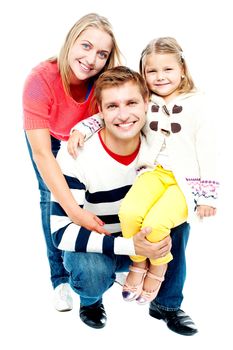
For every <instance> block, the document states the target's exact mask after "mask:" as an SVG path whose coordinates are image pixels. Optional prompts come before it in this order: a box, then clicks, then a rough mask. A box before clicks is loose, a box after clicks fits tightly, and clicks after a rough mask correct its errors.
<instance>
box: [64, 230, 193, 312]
mask: <svg viewBox="0 0 233 350" xmlns="http://www.w3.org/2000/svg"><path fill="white" fill-rule="evenodd" d="M171 236H172V254H173V260H172V261H171V262H170V263H169V264H168V270H167V273H166V278H165V281H164V282H163V283H162V287H161V289H160V292H159V295H158V297H157V298H156V299H155V301H153V302H152V308H153V303H156V304H158V305H159V306H160V307H161V308H164V309H166V310H177V309H178V308H179V307H180V305H181V303H182V300H183V294H182V290H183V286H184V282H185V277H186V263H185V248H186V244H187V241H188V237H189V225H188V224H187V223H184V224H182V225H180V226H178V227H176V228H175V229H173V230H172V233H171ZM130 264H131V260H130V259H129V258H128V256H120V255H118V256H117V255H111V256H109V255H105V254H96V253H72V252H65V253H64V265H65V268H66V269H67V271H69V273H70V285H71V287H72V289H73V290H74V291H75V293H77V294H79V296H80V303H81V305H83V306H88V305H92V304H95V303H97V302H101V301H102V296H103V294H104V292H106V291H107V290H108V289H109V288H110V287H111V286H112V285H113V282H114V280H115V277H116V276H115V273H116V272H123V271H125V272H126V271H128V268H129V265H130Z"/></svg>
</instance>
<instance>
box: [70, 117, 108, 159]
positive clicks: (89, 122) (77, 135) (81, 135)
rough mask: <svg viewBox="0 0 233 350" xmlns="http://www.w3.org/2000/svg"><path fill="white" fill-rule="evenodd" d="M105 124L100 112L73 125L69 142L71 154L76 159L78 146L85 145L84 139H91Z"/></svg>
mask: <svg viewBox="0 0 233 350" xmlns="http://www.w3.org/2000/svg"><path fill="white" fill-rule="evenodd" d="M103 126H104V122H103V119H102V118H101V117H100V115H99V114H95V115H93V116H92V117H89V118H87V119H85V120H83V121H82V122H79V123H78V124H77V125H75V126H74V127H73V129H72V130H71V133H70V137H69V140H68V143H67V149H68V152H69V154H70V155H71V156H72V157H73V158H74V159H75V158H77V155H78V153H77V151H78V147H83V145H84V141H86V140H87V139H89V138H90V137H91V136H92V135H93V134H94V133H95V132H97V131H99V130H100V129H102V127H103Z"/></svg>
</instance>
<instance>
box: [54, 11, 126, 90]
mask: <svg viewBox="0 0 233 350" xmlns="http://www.w3.org/2000/svg"><path fill="white" fill-rule="evenodd" d="M88 28H97V29H100V30H103V31H104V32H106V33H107V34H109V35H110V36H111V38H112V50H111V53H110V55H109V57H108V60H107V62H106V64H105V66H104V68H103V69H102V71H101V72H100V73H99V74H97V76H96V77H95V79H97V77H98V76H99V75H100V74H101V73H102V72H103V71H105V70H106V69H108V68H112V67H114V66H116V65H118V64H121V57H122V55H121V52H120V49H119V47H118V45H117V42H116V38H115V36H114V34H113V29H112V26H111V24H110V22H109V21H108V19H107V18H105V17H103V16H100V15H98V14H97V13H89V14H87V15H85V16H83V17H82V18H80V19H79V20H78V21H77V22H76V23H75V24H74V25H73V27H72V28H71V29H70V31H69V32H68V34H67V36H66V39H65V42H64V44H63V46H62V48H61V50H60V53H59V56H58V58H52V59H51V61H56V60H57V62H58V67H59V71H60V74H61V79H62V83H63V86H64V90H65V91H66V93H67V94H69V95H70V73H71V68H70V65H69V63H68V55H69V52H70V49H71V48H72V47H73V45H74V44H75V42H76V40H77V38H78V37H79V36H80V34H81V33H82V32H83V31H84V30H86V29H88Z"/></svg>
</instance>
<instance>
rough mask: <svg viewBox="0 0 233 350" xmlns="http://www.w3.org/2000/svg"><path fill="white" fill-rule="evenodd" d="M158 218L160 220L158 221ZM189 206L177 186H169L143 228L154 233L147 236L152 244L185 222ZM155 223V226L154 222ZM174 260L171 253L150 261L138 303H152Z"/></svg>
mask: <svg viewBox="0 0 233 350" xmlns="http://www.w3.org/2000/svg"><path fill="white" fill-rule="evenodd" d="M156 218H158V219H157V220H156ZM186 218H187V206H186V201H185V198H184V195H183V193H182V192H181V190H180V188H179V187H178V186H177V185H172V186H169V187H168V189H167V191H166V192H165V193H164V195H163V196H162V197H161V198H160V200H159V201H158V202H157V203H156V204H155V205H154V206H153V208H151V210H150V212H149V213H148V215H147V216H146V218H145V220H144V222H143V226H144V225H145V226H151V227H152V232H151V233H150V234H149V235H148V236H147V238H148V240H150V241H151V242H155V241H159V240H161V239H163V238H164V237H165V236H167V235H168V234H170V230H171V228H173V227H176V226H178V225H180V224H181V223H182V222H185V220H186ZM154 221H155V225H153V222H154ZM171 259H172V255H171V253H169V254H167V255H166V256H165V257H163V258H160V259H156V260H153V259H151V260H150V264H149V267H148V273H147V275H146V276H145V279H144V284H143V290H142V293H141V295H140V297H139V298H138V299H137V302H138V303H140V304H145V303H148V302H151V301H152V300H153V299H154V298H155V297H156V296H157V294H158V292H159V289H160V287H161V284H162V282H163V280H164V276H165V273H166V270H167V263H168V262H169V261H170V260H171Z"/></svg>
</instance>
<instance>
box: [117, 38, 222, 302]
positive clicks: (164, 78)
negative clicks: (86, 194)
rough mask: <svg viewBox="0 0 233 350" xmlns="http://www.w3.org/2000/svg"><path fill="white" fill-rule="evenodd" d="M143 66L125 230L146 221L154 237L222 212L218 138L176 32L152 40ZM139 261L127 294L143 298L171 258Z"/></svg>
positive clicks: (156, 286) (156, 287) (127, 297)
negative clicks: (140, 127)
mask: <svg viewBox="0 0 233 350" xmlns="http://www.w3.org/2000/svg"><path fill="white" fill-rule="evenodd" d="M140 73H141V74H142V75H143V76H144V78H145V80H146V82H147V86H148V88H149V91H150V93H151V96H150V104H149V107H148V113H147V123H146V126H145V128H144V134H145V137H146V138H145V139H144V140H145V141H144V140H142V144H141V151H140V155H139V159H138V169H137V170H138V173H139V176H138V177H137V179H136V181H135V183H134V185H133V186H132V187H131V189H130V190H129V192H128V193H127V195H126V197H125V198H124V200H123V202H122V206H121V209H120V213H119V217H120V221H121V227H122V233H123V236H125V237H131V236H132V235H134V234H135V233H136V232H138V229H139V228H141V227H146V226H150V227H152V232H151V234H149V235H148V237H147V239H148V240H149V241H152V242H154V241H159V240H161V239H163V238H164V237H165V236H166V235H168V234H169V233H170V230H171V229H172V228H173V227H175V226H178V225H179V224H181V223H182V222H185V221H186V220H187V219H188V220H189V219H191V216H193V214H194V212H195V215H197V216H199V217H200V218H203V217H207V216H213V215H215V213H216V199H217V188H218V182H217V180H216V169H215V151H214V146H215V142H214V139H213V135H212V134H211V133H212V125H211V124H210V123H208V121H207V117H211V115H210V111H208V110H207V104H206V101H205V97H204V96H203V94H202V93H200V92H198V91H197V89H195V86H194V83H193V80H192V78H191V76H190V73H189V71H188V67H187V64H186V61H185V58H184V55H183V51H182V49H181V47H180V45H179V44H178V43H177V41H176V40H175V39H174V38H171V37H164V38H159V39H155V40H152V41H151V42H150V43H149V44H148V45H147V47H146V48H145V49H144V50H143V52H142V55H141V59H140ZM131 259H132V260H133V264H132V266H131V267H130V272H129V274H128V276H127V279H126V283H125V285H124V287H123V298H124V299H125V300H127V301H130V300H134V299H136V301H137V302H138V303H139V304H145V303H148V302H150V301H152V300H153V299H154V298H155V297H156V295H157V294H158V291H159V288H160V286H161V283H162V281H163V280H164V275H165V273H166V269H167V264H168V262H169V261H170V260H171V259H172V255H171V254H168V255H166V256H164V258H161V259H157V260H150V261H148V260H146V258H145V257H139V256H135V257H131Z"/></svg>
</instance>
